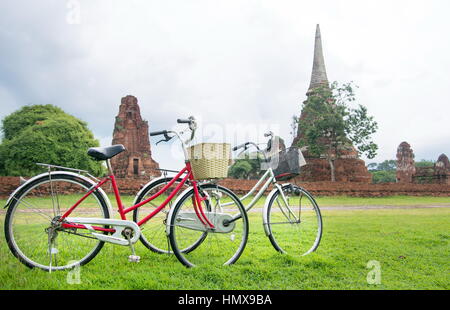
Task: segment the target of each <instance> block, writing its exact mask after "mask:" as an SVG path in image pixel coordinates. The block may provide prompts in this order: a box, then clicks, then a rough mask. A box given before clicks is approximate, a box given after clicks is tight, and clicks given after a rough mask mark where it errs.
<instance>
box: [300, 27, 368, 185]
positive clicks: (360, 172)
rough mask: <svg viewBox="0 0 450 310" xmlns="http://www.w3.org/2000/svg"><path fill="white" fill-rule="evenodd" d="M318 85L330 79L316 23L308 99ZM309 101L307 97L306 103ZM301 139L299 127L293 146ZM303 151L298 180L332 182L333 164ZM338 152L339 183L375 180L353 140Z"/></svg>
mask: <svg viewBox="0 0 450 310" xmlns="http://www.w3.org/2000/svg"><path fill="white" fill-rule="evenodd" d="M319 87H329V81H328V76H327V70H326V67H325V60H324V56H323V49H322V36H321V33H320V26H319V25H317V28H316V36H315V45H314V60H313V69H312V74H311V82H310V84H309V88H308V91H307V92H306V96H307V98H309V97H310V96H312V95H314V91H315V89H317V88H319ZM306 102H307V100H306V101H305V102H304V103H306ZM304 119H305V116H304V115H303V113H301V114H300V118H299V121H300V122H301V121H302V120H304ZM302 139H303V134H302V132H301V130H300V128H299V129H298V130H297V136H296V137H295V138H294V141H293V143H292V145H293V146H297V145H298V143H299V142H300V141H301V140H302ZM302 152H303V154H304V156H305V159H306V162H307V165H306V166H304V167H303V168H302V172H301V174H300V176H299V177H298V181H303V182H322V181H330V180H331V169H330V164H329V163H328V161H327V160H326V159H325V158H324V156H320V157H317V156H313V155H311V154H309V152H308V147H307V146H306V147H304V148H302ZM338 152H339V159H336V160H335V162H334V163H335V175H336V181H337V182H363V183H370V182H371V181H372V175H371V174H370V173H369V171H368V170H367V167H366V164H365V163H364V161H363V160H361V159H359V158H358V152H357V151H356V149H355V148H354V147H353V146H352V145H351V144H350V143H349V144H348V145H342V146H340V148H339V150H338Z"/></svg>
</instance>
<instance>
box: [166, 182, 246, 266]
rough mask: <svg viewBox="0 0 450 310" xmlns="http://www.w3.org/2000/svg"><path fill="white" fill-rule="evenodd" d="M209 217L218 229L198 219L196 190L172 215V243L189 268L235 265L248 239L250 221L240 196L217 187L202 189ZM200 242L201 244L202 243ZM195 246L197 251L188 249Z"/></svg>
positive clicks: (184, 199) (185, 197)
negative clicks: (195, 203) (195, 201)
mask: <svg viewBox="0 0 450 310" xmlns="http://www.w3.org/2000/svg"><path fill="white" fill-rule="evenodd" d="M199 193H200V196H201V197H205V198H206V199H207V200H206V207H205V206H204V205H205V204H202V206H203V210H204V213H205V215H206V216H207V217H208V219H209V220H210V221H211V222H212V223H213V224H214V226H215V228H214V229H208V228H207V225H205V224H204V223H202V221H201V220H200V219H199V217H198V216H197V212H196V210H195V208H194V203H193V199H194V197H195V196H194V189H191V190H189V191H188V192H187V193H186V194H184V196H182V197H181V198H180V200H179V201H178V203H177V204H176V205H175V207H174V209H173V211H172V212H171V214H170V215H169V239H170V244H171V246H172V250H173V252H174V253H175V255H176V257H177V258H178V260H179V261H180V262H181V263H182V264H183V265H185V266H187V267H194V266H200V267H203V266H218V265H230V264H233V263H235V262H236V261H237V260H238V259H239V257H240V256H241V254H242V252H243V251H244V248H245V245H246V243H247V238H248V218H247V214H246V212H245V209H244V207H243V205H242V203H241V201H240V200H239V198H238V197H236V195H235V194H234V193H233V192H232V191H230V190H229V189H227V188H224V187H222V186H218V185H214V184H204V185H201V186H199ZM199 241H200V242H199ZM192 245H195V249H193V250H192V249H191V250H190V251H187V250H186V249H187V248H189V247H192Z"/></svg>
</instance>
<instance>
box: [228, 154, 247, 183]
mask: <svg viewBox="0 0 450 310" xmlns="http://www.w3.org/2000/svg"><path fill="white" fill-rule="evenodd" d="M251 171H252V165H251V164H250V163H249V162H248V160H246V159H238V160H236V162H235V163H234V164H233V165H232V166H231V167H230V169H229V172H228V174H229V175H230V176H231V177H233V178H236V179H248V177H249V174H250V172H251Z"/></svg>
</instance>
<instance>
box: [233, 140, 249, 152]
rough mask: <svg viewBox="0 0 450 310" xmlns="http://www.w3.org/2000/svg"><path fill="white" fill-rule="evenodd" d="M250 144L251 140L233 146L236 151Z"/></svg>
mask: <svg viewBox="0 0 450 310" xmlns="http://www.w3.org/2000/svg"><path fill="white" fill-rule="evenodd" d="M249 144H250V142H247V143H244V144H241V145H238V146H235V147H233V152H235V151H237V150H239V149H242V148H247V147H248V145H249Z"/></svg>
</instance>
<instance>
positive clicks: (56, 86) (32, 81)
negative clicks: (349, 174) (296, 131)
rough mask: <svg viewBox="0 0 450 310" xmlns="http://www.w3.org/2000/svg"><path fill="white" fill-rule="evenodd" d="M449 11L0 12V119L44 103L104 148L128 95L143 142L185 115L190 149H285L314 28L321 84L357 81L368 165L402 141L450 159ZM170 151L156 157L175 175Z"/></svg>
mask: <svg viewBox="0 0 450 310" xmlns="http://www.w3.org/2000/svg"><path fill="white" fill-rule="evenodd" d="M448 12H450V2H449V1H447V0H441V1H439V0H430V1H416V0H412V1H411V0H408V1H405V0H396V1H385V0H379V1H366V0H364V1H361V0H342V1H337V0H330V1H324V0H322V1H320V0H316V1H296V0H293V1H288V0H282V1H275V0H270V1H263V0H260V1H252V0H227V1H219V0H217V1H214V0H208V1H207V0H205V1H200V0H192V1H186V0H180V1H174V0H167V1H149V0H141V1H137V0H129V1H118V0H116V1H113V0H109V1H106V0H103V1H101V0H78V1H76V0H70V1H62V0H45V1H44V0H43V1H25V0H23V1H18V0H14V1H12V0H11V1H1V3H0V105H1V109H0V118H3V117H4V116H6V115H8V114H9V113H11V112H13V111H15V110H17V109H18V108H20V107H21V106H23V105H27V104H54V105H57V106H59V107H61V108H63V109H64V110H65V111H66V112H68V113H70V114H72V115H75V116H77V117H79V118H81V119H83V120H85V121H86V122H88V124H89V127H90V128H91V130H92V131H93V132H94V134H95V136H96V137H97V138H98V139H99V140H100V141H101V144H102V145H108V144H109V143H110V142H111V139H112V130H113V126H114V117H115V116H116V115H117V113H118V109H119V104H120V99H121V98H122V97H124V96H126V95H129V94H131V95H134V96H136V97H137V98H138V100H139V104H140V107H141V112H142V116H143V118H145V119H147V120H148V121H149V123H150V130H161V129H170V128H173V125H174V123H175V120H176V118H180V117H187V116H189V115H195V116H196V117H197V118H198V119H199V120H200V121H201V126H200V132H199V141H215V142H221V141H222V140H225V141H228V142H231V143H239V142H245V140H247V139H253V140H259V142H264V138H263V133H264V131H265V130H268V129H272V130H273V131H275V132H276V133H278V134H279V135H281V136H282V137H284V138H285V139H286V140H288V142H290V141H291V140H292V137H291V136H290V122H291V119H292V116H293V115H294V114H296V115H298V114H299V113H300V107H301V103H302V102H303V101H304V100H305V93H306V91H307V88H308V86H309V79H310V75H311V69H312V57H313V48H314V32H315V27H316V24H320V26H321V31H322V38H323V48H324V56H325V62H326V66H327V71H328V77H329V79H330V80H331V81H334V80H337V81H339V82H349V81H354V82H355V84H357V85H358V86H359V89H358V90H357V93H356V95H357V99H358V103H361V104H364V105H366V106H367V107H368V109H369V113H371V114H372V115H373V116H374V117H375V119H376V120H377V121H378V123H379V131H378V133H377V134H376V135H375V137H374V139H375V142H376V143H378V145H379V147H380V151H379V154H378V156H377V157H376V158H375V159H374V160H370V161H369V162H373V161H375V162H380V161H382V160H385V159H393V158H395V154H396V148H397V146H398V145H399V144H400V143H401V142H402V141H408V142H409V143H410V144H411V146H412V148H413V149H414V151H415V154H416V159H417V160H420V159H431V160H436V159H437V158H438V156H439V155H440V154H441V153H447V155H450V124H449V123H450V122H449V119H450V99H449V96H448V90H449V86H450V78H449V75H450V70H449V69H450V60H449V59H450V56H449V55H450V39H449V35H448V30H449V29H450V19H449V18H448ZM152 142H155V141H152ZM176 147H177V145H176V144H172V145H164V146H163V145H161V144H160V145H158V146H157V147H155V146H154V145H153V146H152V151H153V157H154V158H155V159H156V160H157V161H159V162H160V163H161V166H163V167H166V168H176V167H179V166H180V165H181V164H180V162H179V158H176V157H177V156H176V154H175V152H174V150H176ZM174 154H175V155H174Z"/></svg>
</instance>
